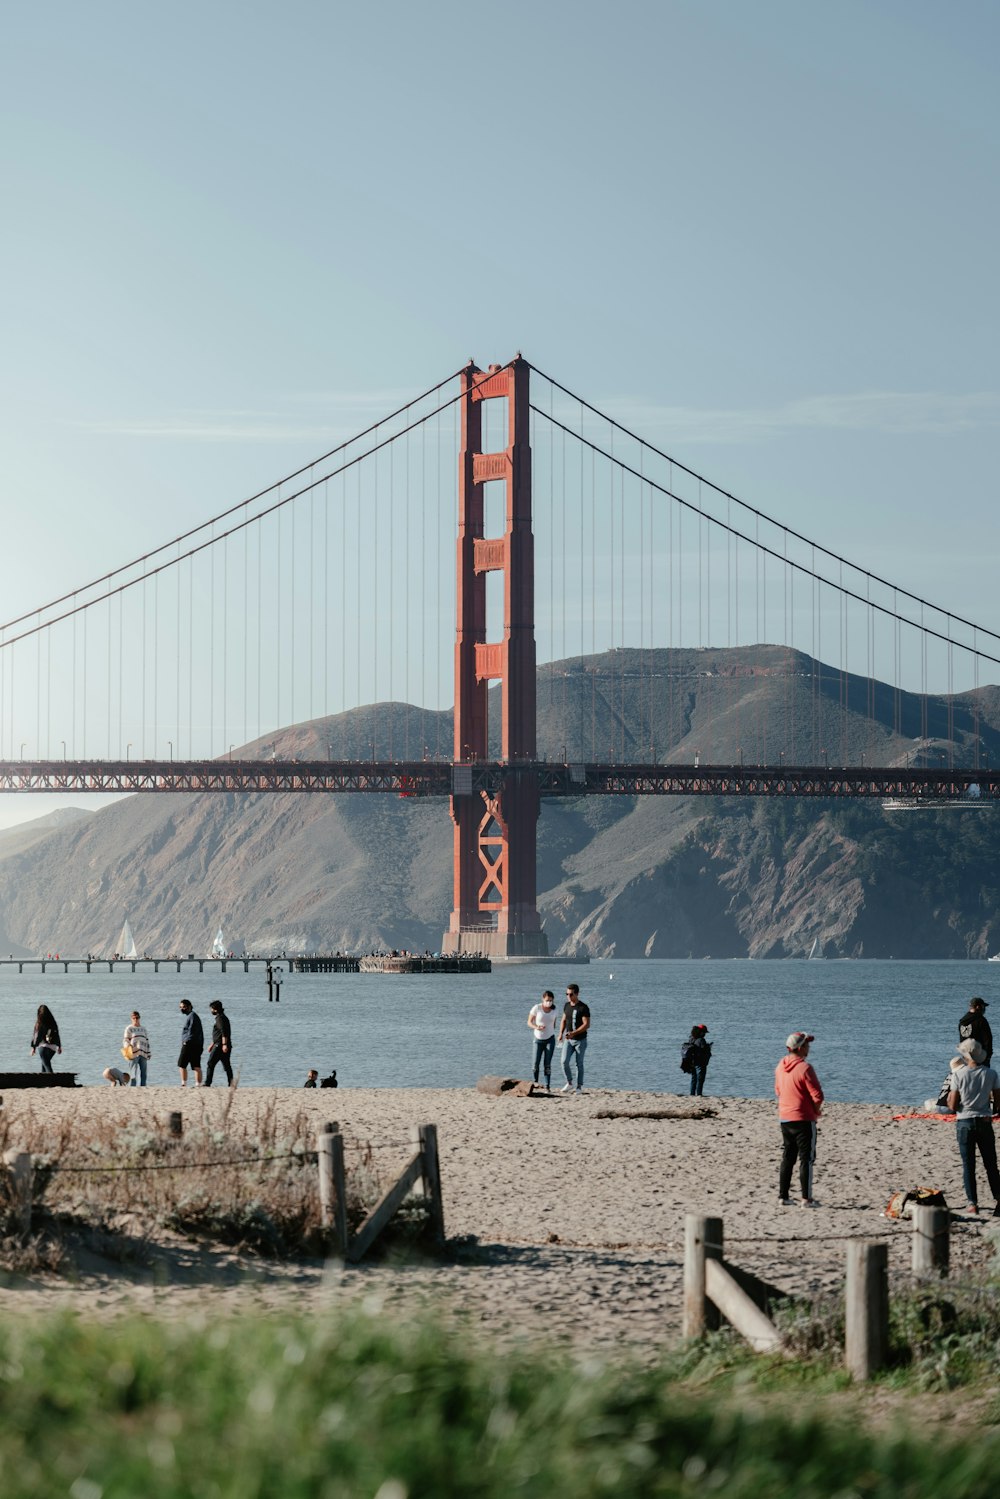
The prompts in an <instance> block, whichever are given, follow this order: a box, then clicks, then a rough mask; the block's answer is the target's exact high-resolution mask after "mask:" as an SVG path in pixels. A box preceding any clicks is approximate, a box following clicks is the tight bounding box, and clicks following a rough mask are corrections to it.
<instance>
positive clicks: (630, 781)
mask: <svg viewBox="0 0 1000 1499" xmlns="http://www.w3.org/2000/svg"><path fill="white" fill-rule="evenodd" d="M512 779H521V780H523V779H528V780H534V782H535V784H536V785H537V788H538V794H539V795H540V796H543V797H574V796H698V797H701V796H800V797H866V798H871V799H875V800H887V799H888V800H896V801H898V802H905V803H907V804H916V805H951V806H954V805H961V806H990V805H991V804H992V803H994V802H996V801H998V800H1000V770H997V771H988V770H981V769H980V770H974V769H962V770H958V769H954V768H941V769H937V768H934V769H928V768H926V767H921V768H912V767H889V768H879V767H875V766H836V765H811V766H789V765H784V764H782V765H700V764H698V765H669V764H668V765H656V764H650V763H646V762H639V763H632V764H616V763H609V762H596V763H592V764H563V763H560V762H557V761H550V760H530V761H528V760H525V761H513V762H510V763H504V762H502V761H491V760H479V761H472V762H468V761H465V762H461V763H456V764H452V763H451V762H450V761H447V760H402V761H385V760H378V761H376V760H310V761H298V760H262V761H257V760H124V761H122V760H118V761H115V760H38V761H28V760H18V761H6V762H0V791H22V792H33V791H34V792H53V791H56V792H59V791H62V792H67V791H68V792H124V793H130V792H158V793H166V792H169V793H183V792H188V793H204V792H234V793H235V792H240V793H243V792H261V793H268V792H271V793H275V792H280V793H285V794H299V793H303V792H305V793H316V792H367V793H379V794H390V795H396V796H400V797H403V798H409V797H445V796H451V795H453V794H456V793H460V794H464V795H469V794H473V793H478V792H485V793H487V794H490V795H492V794H495V793H496V792H497V790H498V789H499V788H500V787H502V786H504V785H507V784H510V782H511V780H512Z"/></svg>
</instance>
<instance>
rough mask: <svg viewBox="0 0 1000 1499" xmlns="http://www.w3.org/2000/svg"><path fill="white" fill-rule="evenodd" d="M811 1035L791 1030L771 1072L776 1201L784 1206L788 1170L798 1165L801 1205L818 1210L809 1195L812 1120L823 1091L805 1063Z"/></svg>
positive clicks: (788, 1185) (813, 1146)
mask: <svg viewBox="0 0 1000 1499" xmlns="http://www.w3.org/2000/svg"><path fill="white" fill-rule="evenodd" d="M815 1039H816V1037H815V1036H810V1035H808V1034H807V1032H806V1031H792V1034H791V1035H790V1036H789V1038H788V1040H787V1041H786V1042H785V1055H784V1056H783V1057H782V1059H781V1061H780V1062H779V1063H778V1065H777V1067H776V1068H775V1069H774V1091H775V1094H776V1096H777V1099H778V1118H779V1119H780V1121H781V1142H782V1152H781V1171H780V1174H779V1176H778V1202H779V1204H780V1205H781V1206H782V1207H788V1204H789V1201H790V1199H789V1196H788V1193H789V1190H790V1189H791V1185H792V1170H793V1168H794V1166H795V1161H796V1158H798V1163H799V1186H800V1187H801V1189H802V1206H803V1207H804V1208H815V1207H819V1203H818V1202H817V1201H816V1199H815V1198H814V1197H813V1195H812V1181H813V1166H814V1165H815V1164H816V1121H817V1120H818V1119H819V1115H820V1110H821V1109H822V1107H823V1089H822V1088H821V1087H820V1083H819V1078H818V1077H817V1076H816V1073H815V1071H814V1070H813V1067H812V1064H811V1063H810V1062H809V1061H807V1060H806V1059H807V1057H808V1056H809V1047H810V1045H811V1044H812V1042H813V1041H815Z"/></svg>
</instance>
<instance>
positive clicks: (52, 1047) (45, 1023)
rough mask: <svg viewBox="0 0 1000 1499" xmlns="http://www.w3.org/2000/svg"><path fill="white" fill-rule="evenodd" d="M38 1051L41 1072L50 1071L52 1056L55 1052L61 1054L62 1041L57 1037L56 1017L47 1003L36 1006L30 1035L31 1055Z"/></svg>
mask: <svg viewBox="0 0 1000 1499" xmlns="http://www.w3.org/2000/svg"><path fill="white" fill-rule="evenodd" d="M36 1051H37V1053H38V1060H39V1061H40V1062H41V1064H42V1071H43V1072H51V1071H52V1057H53V1054H54V1053H55V1052H58V1053H59V1055H60V1056H62V1041H61V1040H60V1039H59V1027H58V1026H57V1025H56V1017H55V1016H54V1015H53V1013H52V1011H51V1010H50V1009H49V1007H48V1005H39V1006H38V1015H37V1017H36V1020H35V1029H34V1031H33V1032H32V1035H31V1055H32V1056H34V1055H35V1052H36Z"/></svg>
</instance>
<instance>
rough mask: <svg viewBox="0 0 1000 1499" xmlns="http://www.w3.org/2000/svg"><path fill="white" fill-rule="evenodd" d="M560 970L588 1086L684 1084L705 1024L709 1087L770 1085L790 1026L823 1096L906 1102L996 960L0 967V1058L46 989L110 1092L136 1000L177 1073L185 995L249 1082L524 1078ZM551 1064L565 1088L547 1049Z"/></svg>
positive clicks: (933, 1071) (70, 1048) (166, 1080)
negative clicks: (534, 1015)
mask: <svg viewBox="0 0 1000 1499" xmlns="http://www.w3.org/2000/svg"><path fill="white" fill-rule="evenodd" d="M570 981H575V982H577V983H578V984H579V985H580V991H581V995H582V997H583V998H584V999H585V1000H586V1001H587V1002H588V1004H589V1005H590V1006H591V1010H592V1013H593V1019H592V1029H591V1040H590V1044H589V1046H588V1050H587V1059H586V1081H587V1083H588V1084H590V1085H592V1086H593V1087H595V1088H638V1089H650V1090H655V1091H661V1092H684V1091H686V1090H687V1087H688V1079H687V1078H686V1077H685V1076H684V1074H682V1073H681V1071H680V1068H679V1065H678V1062H679V1056H680V1047H681V1042H682V1041H683V1040H684V1039H685V1037H686V1036H687V1034H688V1031H689V1030H690V1028H691V1026H692V1025H693V1024H694V1023H695V1022H703V1023H704V1024H705V1025H707V1026H708V1027H709V1039H710V1040H711V1041H712V1042H713V1043H714V1047H715V1051H714V1056H713V1058H712V1063H711V1066H710V1068H709V1072H708V1082H707V1086H706V1092H707V1093H714V1094H721V1095H730V1096H734V1095H735V1096H738V1097H750V1098H758V1097H761V1098H763V1097H770V1096H771V1095H772V1088H773V1074H774V1066H775V1063H776V1062H777V1060H778V1058H779V1057H780V1056H782V1054H783V1052H784V1042H785V1038H786V1036H787V1035H788V1034H789V1032H790V1031H793V1030H805V1031H811V1032H812V1033H813V1034H814V1035H815V1037H816V1041H815V1043H814V1045H813V1048H812V1054H811V1060H812V1062H813V1063H814V1065H815V1067H816V1070H817V1072H818V1074H819V1077H820V1080H821V1082H822V1084H823V1087H824V1090H825V1092H826V1094H827V1096H828V1097H829V1098H831V1099H836V1100H841V1101H848V1102H872V1103H892V1104H898V1105H910V1104H920V1103H922V1102H923V1100H924V1099H925V1098H927V1097H930V1096H931V1095H933V1094H936V1093H937V1090H938V1087H939V1086H940V1083H941V1080H942V1078H943V1077H944V1075H945V1072H946V1071H947V1066H948V1059H949V1057H951V1056H952V1054H953V1051H954V1047H955V1044H956V1042H957V1040H958V1018H959V1016H960V1015H961V1014H962V1013H963V1012H964V1011H965V1009H966V1008H967V1006H968V1001H969V999H970V997H971V996H972V995H973V994H981V995H983V997H984V998H985V999H986V1000H987V1001H991V1000H992V999H993V996H994V994H995V992H996V991H998V990H1000V963H998V964H995V965H993V966H989V965H987V964H986V963H981V962H980V963H977V962H940V963H932V962H880V963H877V962H871V963H866V962H854V961H823V960H816V961H813V962H807V961H804V960H800V961H794V960H785V961H780V962H752V961H746V960H733V961H710V960H706V961H683V962H680V961H679V962H654V961H646V962H642V961H633V962H621V963H616V962H614V961H611V962H597V963H591V964H589V965H586V966H576V965H569V964H567V966H566V967H565V969H563V968H560V966H559V965H558V964H552V965H549V966H545V967H536V966H528V965H518V966H516V967H513V968H499V969H497V970H495V971H494V972H493V973H492V974H476V975H470V976H469V977H462V976H458V975H441V976H427V977H424V976H420V975H412V976H411V975H377V974H294V975H291V976H286V978H285V980H284V983H283V985H282V991H281V1001H280V1003H279V1004H271V1003H269V1002H268V999H267V991H266V986H265V982H264V976H263V972H262V971H261V970H260V969H252V970H251V972H250V973H249V974H245V973H244V972H243V970H242V968H239V969H236V968H235V967H234V968H230V969H229V971H228V972H227V973H225V974H220V973H205V974H201V975H199V974H198V973H197V972H196V971H195V970H193V969H188V970H184V971H183V972H182V973H180V974H177V973H176V971H175V972H172V973H168V972H166V970H162V971H161V972H160V973H159V974H155V975H154V974H136V975H134V976H133V975H132V973H131V972H129V971H126V970H124V969H118V970H116V972H115V973H113V974H108V973H106V972H105V973H97V972H94V973H91V974H89V975H88V974H86V973H84V972H79V971H74V970H72V969H71V970H70V972H69V973H68V974H64V973H62V972H57V971H55V969H54V968H52V969H50V970H49V971H48V972H47V973H45V974H44V975H43V974H41V973H40V972H39V971H37V970H32V971H31V972H30V973H25V974H23V975H19V974H18V973H17V970H16V969H12V968H0V1071H21V1070H30V1069H33V1068H35V1067H37V1065H38V1063H37V1059H35V1058H32V1057H30V1056H29V1045H30V1041H31V1032H32V1027H33V1024H34V1016H35V1011H36V1009H37V1007H38V1005H39V1004H41V1003H43V1002H44V1003H45V1004H47V1005H48V1006H49V1007H50V1009H51V1010H52V1011H53V1013H54V1014H55V1016H56V1019H57V1020H58V1022H59V1026H60V1031H61V1034H62V1039H63V1056H62V1058H61V1062H60V1059H59V1058H57V1059H56V1063H57V1064H58V1065H61V1066H62V1067H64V1068H65V1069H66V1070H67V1071H74V1072H76V1073H77V1074H78V1080H79V1081H80V1082H81V1083H84V1084H88V1085H89V1084H100V1085H101V1086H102V1087H106V1086H107V1085H106V1084H104V1083H103V1082H102V1080H101V1072H102V1071H103V1069H104V1068H105V1067H107V1066H109V1065H112V1064H113V1065H119V1064H120V1063H121V1058H120V1055H119V1047H120V1045H121V1037H122V1032H123V1030H124V1028H125V1026H126V1025H127V1024H128V1020H129V1014H130V1011H131V1010H132V1009H133V1008H136V1009H138V1010H139V1011H140V1012H141V1013H142V1017H143V1022H144V1023H145V1025H146V1026H147V1029H148V1030H149V1033H150V1039H151V1042H152V1046H153V1062H152V1066H151V1071H150V1077H149V1081H150V1083H151V1084H152V1083H157V1084H175V1083H176V1082H177V1081H178V1074H177V1070H176V1066H175V1063H176V1059H177V1052H178V1049H179V1044H180V1030H181V1017H180V1014H179V1011H178V1003H179V1001H180V999H181V998H182V997H184V996H188V997H189V998H190V999H191V1000H192V1002H193V1003H194V1006H195V1009H196V1010H197V1011H198V1012H199V1014H200V1015H201V1017H202V1022H203V1024H204V1026H205V1030H206V1034H207V1033H208V1032H209V1030H210V1025H209V1021H210V1018H211V1017H210V1016H209V1013H208V1006H209V1003H210V1001H211V1000H213V999H221V1000H222V1001H223V1003H224V1004H225V1007H226V1011H227V1013H228V1014H229V1016H230V1019H231V1021H232V1024H233V1038H234V1065H235V1066H236V1067H238V1068H239V1069H240V1080H241V1082H242V1083H243V1084H245V1085H250V1086H262V1085H274V1086H280V1087H295V1086H300V1085H301V1083H302V1082H303V1080H304V1078H305V1074H306V1070H307V1069H308V1068H309V1067H316V1068H318V1069H319V1071H320V1074H321V1075H325V1074H326V1073H327V1072H328V1071H329V1069H330V1068H331V1067H335V1068H336V1069H337V1074H338V1077H339V1079H340V1082H341V1084H342V1085H343V1086H348V1087H351V1086H353V1087H365V1088H371V1087H444V1088H460V1087H468V1086H470V1085H472V1084H473V1083H475V1080H476V1078H477V1077H480V1076H482V1075H483V1074H485V1073H494V1074H502V1075H508V1076H516V1077H529V1076H530V1062H531V1054H532V1053H531V1048H532V1037H531V1033H530V1031H529V1030H528V1027H527V1023H526V1022H527V1014H528V1010H529V1009H530V1007H531V1005H532V1004H534V1002H535V1001H536V1000H537V999H538V998H539V996H540V994H541V992H542V990H543V989H544V988H550V989H552V990H553V991H554V993H555V995H556V1002H557V1005H558V1006H559V1007H560V1008H561V1006H562V1003H563V1000H564V991H565V987H566V984H567V982H570ZM990 1013H991V1015H992V1013H993V1012H992V1011H991V1012H990ZM996 1013H997V1014H998V1016H1000V1010H998V1011H997V1012H996ZM557 1074H559V1082H560V1083H561V1082H562V1077H561V1074H560V1069H559V1055H558V1051H557V1054H556V1057H555V1065H554V1073H553V1080H554V1081H555V1077H556V1075H557ZM220 1080H221V1082H222V1083H223V1084H224V1083H225V1078H224V1076H223V1075H222V1074H221V1073H219V1072H217V1073H216V1082H217V1083H218V1082H219V1081H220Z"/></svg>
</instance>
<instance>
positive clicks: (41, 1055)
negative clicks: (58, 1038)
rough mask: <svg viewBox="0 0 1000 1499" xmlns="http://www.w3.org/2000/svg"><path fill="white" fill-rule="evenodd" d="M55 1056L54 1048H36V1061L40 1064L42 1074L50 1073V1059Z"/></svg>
mask: <svg viewBox="0 0 1000 1499" xmlns="http://www.w3.org/2000/svg"><path fill="white" fill-rule="evenodd" d="M55 1054H56V1049H55V1047H54V1046H40V1047H39V1048H38V1060H39V1061H40V1062H41V1064H42V1071H43V1072H51V1071H52V1058H53V1057H54V1056H55Z"/></svg>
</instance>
